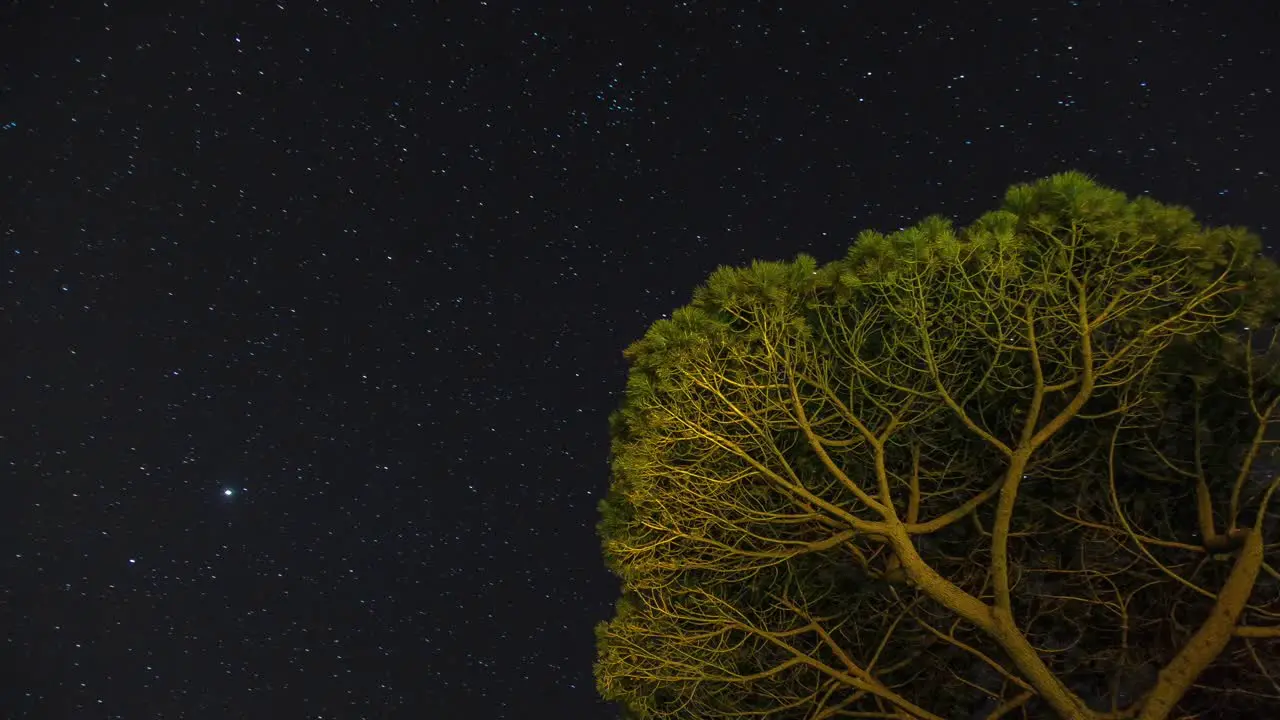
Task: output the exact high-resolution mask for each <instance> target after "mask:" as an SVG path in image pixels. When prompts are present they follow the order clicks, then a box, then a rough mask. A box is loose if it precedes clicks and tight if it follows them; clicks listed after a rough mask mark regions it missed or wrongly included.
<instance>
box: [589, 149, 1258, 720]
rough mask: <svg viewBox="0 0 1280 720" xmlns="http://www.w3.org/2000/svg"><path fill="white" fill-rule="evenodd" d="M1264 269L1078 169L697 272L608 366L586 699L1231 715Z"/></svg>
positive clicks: (1248, 533)
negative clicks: (961, 222)
mask: <svg viewBox="0 0 1280 720" xmlns="http://www.w3.org/2000/svg"><path fill="white" fill-rule="evenodd" d="M1278 317H1280V270H1278V269H1277V267H1276V265H1275V264H1274V263H1273V262H1272V261H1270V260H1269V259H1267V258H1265V257H1263V256H1262V255H1261V253H1260V241H1259V240H1258V238H1257V237H1256V236H1254V235H1252V234H1250V233H1248V232H1247V231H1244V230H1241V229H1235V228H1204V227H1201V226H1200V225H1199V224H1197V223H1196V222H1195V220H1194V217H1193V215H1192V214H1191V212H1189V211H1188V210H1186V209H1183V208H1179V207H1172V206H1167V205H1162V204H1160V203H1157V202H1155V201H1153V200H1150V199H1147V198H1137V199H1133V200H1130V199H1128V198H1126V197H1125V196H1124V195H1122V194H1121V193H1119V192H1116V191H1114V190H1110V189H1107V188H1105V187H1101V186H1099V185H1097V184H1095V183H1094V182H1093V181H1092V180H1090V179H1089V178H1088V177H1086V176H1084V175H1082V174H1079V173H1065V174H1061V175H1056V176H1053V177H1050V178H1047V179H1044V180H1040V181H1038V182H1035V183H1032V184H1028V185H1018V186H1015V187H1013V188H1011V189H1010V190H1009V191H1008V193H1007V194H1006V196H1005V200H1004V204H1003V207H1002V208H1001V209H1000V210H998V211H995V212H991V213H988V214H986V215H984V216H982V217H981V218H980V219H978V220H977V221H976V222H975V223H974V224H973V225H972V226H970V227H968V228H966V229H964V230H962V231H959V232H957V231H955V230H954V229H953V228H952V226H951V224H950V223H949V222H947V221H946V220H944V219H941V218H938V217H930V218H927V219H926V220H924V221H922V222H921V223H919V224H918V225H916V226H914V227H911V228H908V229H905V230H902V231H899V232H897V233H894V234H892V235H888V236H886V235H882V234H879V233H874V232H865V233H863V234H862V235H861V236H859V237H858V239H857V241H856V243H855V244H854V245H853V246H852V247H851V248H850V250H849V252H848V254H847V255H846V257H844V258H843V259H842V260H840V261H837V262H834V263H831V264H829V265H826V266H823V267H819V266H818V264H817V263H816V261H815V260H814V259H813V258H811V257H807V256H804V255H801V256H798V257H797V258H796V260H795V261H794V262H791V263H777V262H757V263H755V264H753V265H752V266H751V267H750V268H743V269H731V268H721V269H719V270H717V271H716V272H715V273H713V274H712V276H711V277H710V279H709V280H708V282H707V283H706V285H704V286H702V287H700V288H698V289H697V290H696V292H695V293H694V297H693V302H692V303H691V304H690V305H689V306H687V307H684V308H682V309H680V310H677V311H676V312H675V313H673V315H672V317H671V318H670V319H668V320H660V321H658V322H656V323H654V325H653V326H652V327H651V328H650V330H649V331H648V333H647V334H646V335H645V336H644V338H643V339H641V340H640V341H638V342H636V343H635V344H633V345H632V346H631V347H629V348H628V349H627V350H626V353H625V355H626V357H627V358H628V360H629V361H630V363H631V373H630V376H629V379H628V384H627V393H626V397H625V400H624V401H623V403H622V406H621V408H620V409H619V410H618V411H617V412H615V413H614V414H613V415H612V416H611V418H610V425H611V429H612V434H613V448H612V470H613V482H612V486H611V489H610V493H609V495H608V497H607V499H606V500H605V501H603V502H602V503H601V512H602V520H601V523H600V532H601V536H602V538H603V541H604V551H605V557H606V561H607V563H608V565H609V567H610V568H611V569H612V570H613V571H614V572H615V573H616V574H617V575H618V577H619V578H620V579H621V581H622V589H623V596H622V598H621V599H620V601H619V603H618V608H617V614H616V616H615V617H614V618H613V619H612V620H611V621H609V622H606V623H603V624H601V625H600V626H599V627H598V628H597V638H598V650H599V657H598V661H597V664H596V676H597V683H598V687H599V689H600V691H601V693H602V694H603V695H604V696H605V697H606V698H608V699H611V700H615V701H618V702H619V703H621V704H622V705H624V706H625V707H626V708H627V709H628V712H629V713H630V714H631V715H632V716H634V717H637V718H700V719H709V718H725V717H750V716H767V717H770V718H805V719H806V720H818V719H820V718H835V717H886V718H890V717H891V718H930V719H932V718H960V717H982V718H998V717H1045V716H1057V717H1063V718H1140V719H1141V720H1156V719H1157V718H1171V717H1185V718H1190V717H1199V718H1209V717H1263V716H1270V715H1275V714H1276V711H1277V709H1280V685H1277V682H1278V681H1280V641H1277V638H1278V637H1280V602H1278V598H1277V595H1278V593H1280V581H1278V578H1280V574H1278V573H1277V572H1276V569H1275V568H1274V567H1273V564H1272V563H1271V562H1270V561H1269V560H1268V558H1269V557H1270V556H1272V555H1273V553H1274V550H1275V548H1276V545H1275V543H1277V542H1280V538H1278V537H1277V535H1278V534H1280V528H1277V521H1276V513H1275V512H1273V511H1271V510H1270V508H1271V506H1272V503H1271V495H1272V493H1273V492H1274V491H1275V489H1276V487H1277V484H1278V483H1280V479H1277V473H1276V467H1277V465H1276V463H1275V451H1274V443H1275V434H1274V432H1273V429H1274V425H1275V420H1276V414H1277V413H1276V405H1277V403H1278V402H1280V370H1278V368H1280V363H1277V360H1278V359H1280V348H1277V345H1276V335H1275V333H1274V332H1273V330H1272V328H1273V327H1274V325H1275V321H1276V320H1277V318H1278Z"/></svg>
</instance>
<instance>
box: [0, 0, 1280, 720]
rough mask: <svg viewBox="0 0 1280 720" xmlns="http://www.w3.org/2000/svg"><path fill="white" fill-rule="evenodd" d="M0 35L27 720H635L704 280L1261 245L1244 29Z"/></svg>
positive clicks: (408, 23) (510, 16) (511, 27)
mask: <svg viewBox="0 0 1280 720" xmlns="http://www.w3.org/2000/svg"><path fill="white" fill-rule="evenodd" d="M0 5H3V7H0V469H2V470H3V472H4V476H3V482H4V485H3V488H4V491H3V492H4V494H3V496H2V499H0V538H3V545H2V546H0V626H3V630H4V632H3V635H4V643H3V645H2V646H0V652H2V653H3V654H2V655H0V666H3V667H6V668H9V670H7V671H6V673H7V674H6V680H5V682H4V683H3V687H2V688H0V717H4V718H41V719H46V718H47V719H59V718H77V719H79V718H159V717H164V718H231V717H235V718H271V717H289V718H303V717H305V718H315V719H334V720H345V719H346V718H423V717H429V718H464V717H465V718H528V719H531V720H541V719H543V718H548V719H550V718H556V719H560V718H581V719H583V720H596V719H600V720H603V719H605V718H613V717H616V712H615V711H614V710H613V709H611V708H610V707H609V706H607V705H605V704H604V703H602V702H600V701H599V700H597V699H596V695H595V691H594V687H593V681H592V678H591V664H592V661H593V659H594V648H593V639H592V627H593V625H594V624H595V623H596V622H598V621H600V620H603V619H605V618H606V617H608V616H609V614H610V613H611V610H612V604H613V601H614V599H615V597H616V595H617V591H618V588H617V583H616V582H615V581H614V580H613V579H611V577H610V576H609V575H608V574H607V573H606V572H605V570H604V569H603V566H602V561H601V559H600V550H599V548H600V546H599V542H598V540H597V538H596V536H595V527H594V526H595V522H596V512H597V511H596V503H597V502H598V500H599V498H600V497H601V496H602V495H603V493H604V491H605V489H606V488H607V485H608V481H609V477H608V440H609V438H608V428H607V416H608V413H609V412H610V411H611V410H612V409H613V408H614V407H616V405H617V403H618V401H619V397H620V391H621V390H622V388H623V385H624V382H625V373H626V366H625V363H624V361H623V359H622V357H621V351H622V349H623V348H624V347H626V345H628V344H629V343H630V342H632V341H633V340H635V339H637V338H638V337H639V336H640V335H641V334H642V333H643V332H644V330H645V329H646V328H647V327H648V325H649V324H650V323H652V322H653V321H654V320H657V319H659V318H661V317H662V316H663V315H664V314H666V313H669V312H671V310H673V309H674V308H676V307H679V306H680V305H683V304H685V303H687V302H688V301H689V298H690V295H691V293H692V290H693V288H694V287H695V286H696V285H697V284H698V283H700V282H702V281H703V280H704V279H705V278H706V277H707V275H708V274H709V273H710V272H711V271H712V270H714V269H715V268H716V267H717V266H719V265H724V264H727V265H742V264H746V263H749V262H750V261H751V260H752V259H757V258H759V259H790V258H792V257H794V256H795V254H796V253H798V252H807V253H811V254H813V255H814V256H816V257H817V258H818V259H819V260H820V261H823V262H825V261H830V260H834V259H836V258H837V257H839V256H841V255H842V254H843V253H844V250H845V249H846V248H847V247H848V245H849V243H850V242H851V240H852V239H853V238H854V237H855V236H856V234H857V233H858V231H860V230H863V229H878V230H882V231H891V230H894V229H897V228H898V227H901V226H905V225H908V224H912V223H914V222H916V221H917V220H919V219H921V218H922V217H924V216H925V215H928V214H932V213H941V214H944V215H947V216H949V217H952V218H955V219H956V220H957V221H958V222H959V223H961V224H965V223H968V222H970V221H971V220H973V219H974V218H975V217H976V216H977V215H978V214H980V213H982V212H984V211H986V210H990V209H994V208H995V207H996V206H997V203H998V200H999V198H1000V196H1001V195H1002V194H1003V192H1004V190H1005V188H1007V187H1008V186H1009V185H1010V184H1012V183H1015V182H1022V181H1026V180H1030V179H1034V178H1036V177H1041V176H1044V175H1048V174H1051V173H1054V172H1060V171H1063V170H1067V169H1078V170H1082V171H1084V172H1086V173H1089V174H1090V175H1093V176H1094V177H1095V178H1096V179H1097V180H1098V181H1099V182H1102V183H1103V184H1106V185H1109V186H1112V187H1115V188H1117V189H1120V190H1123V191H1125V192H1127V193H1130V194H1152V195H1154V196H1155V197H1156V198H1157V199H1159V200H1162V201H1166V202H1172V203H1179V204H1185V205H1189V206H1191V207H1192V208H1194V209H1195V210H1196V212H1197V214H1198V215H1199V216H1200V218H1201V219H1202V221H1204V222H1206V223H1212V224H1230V225H1246V226H1249V227H1251V228H1252V229H1254V230H1255V231H1257V232H1259V233H1260V234H1261V235H1262V236H1263V238H1264V241H1266V242H1268V246H1270V245H1271V243H1274V238H1275V235H1276V229H1277V228H1276V227H1275V225H1276V222H1277V221H1276V220H1275V218H1274V216H1273V214H1272V213H1274V209H1275V208H1277V207H1280V181H1278V179H1277V175H1276V173H1277V172H1280V156H1278V154H1277V151H1278V150H1280V144H1278V143H1277V139H1276V133H1275V128H1276V127H1280V58H1277V53H1276V43H1275V40H1274V38H1275V34H1276V32H1277V30H1280V5H1277V4H1276V3H1272V2H1263V1H1262V0H1256V1H1254V2H1240V3H1213V2H1173V1H1168V0H1163V1H1159V2H1157V1H1154V0H1152V1H1148V2H1131V3H1130V2H1125V3H1118V2H1102V1H1101V0H1078V1H1072V2H1065V1H1064V2H1042V3H1005V2H981V1H978V0H965V1H964V2H960V1H950V0H948V1H944V0H933V1H931V2H915V1H912V0H899V1H895V2H891V3H871V2H866V3H844V4H842V3H838V2H829V3H828V2H813V3H809V2H805V3H800V2H797V3H763V2H754V1H748V0H743V1H741V2H734V3H722V4H719V5H717V4H714V3H709V2H700V1H695V0H688V1H685V2H671V0H666V1H655V2H642V3H633V4H631V8H630V9H627V7H626V6H625V5H624V4H623V3H608V2H587V0H581V1H580V2H572V3H532V2H530V3H515V2H500V1H498V0H489V1H488V2H480V1H477V2H458V3H438V2H411V1H410V0H399V1H398V2H376V1H375V2H359V3H357V2H334V1H331V2H328V3H324V2H310V1H308V2H304V1H303V0H280V1H279V2H276V1H274V0H269V1H267V2H251V1H249V0H237V1H235V2H213V1H212V0H209V1H204V0H202V1H200V2H196V1H195V0H193V1H192V2H182V3H156V2H123V1H120V0H111V1H110V2H78V3H76V2H49V1H48V0H46V1H44V2H36V1H34V0H31V1H27V0H17V1H16V2H15V1H13V0H5V1H4V2H3V3H0ZM1122 6H1123V7H1122ZM729 8H732V9H729ZM1269 224H1270V227H1268V226H1269Z"/></svg>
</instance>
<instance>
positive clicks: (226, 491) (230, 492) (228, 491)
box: [222, 488, 236, 497]
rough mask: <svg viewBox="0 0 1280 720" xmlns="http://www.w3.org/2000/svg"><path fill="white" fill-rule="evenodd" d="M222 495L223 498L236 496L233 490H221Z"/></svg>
mask: <svg viewBox="0 0 1280 720" xmlns="http://www.w3.org/2000/svg"><path fill="white" fill-rule="evenodd" d="M222 494H223V495H225V496H227V497H231V496H232V495H235V494H236V491H235V490H233V489H231V488H223V490H222Z"/></svg>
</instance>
